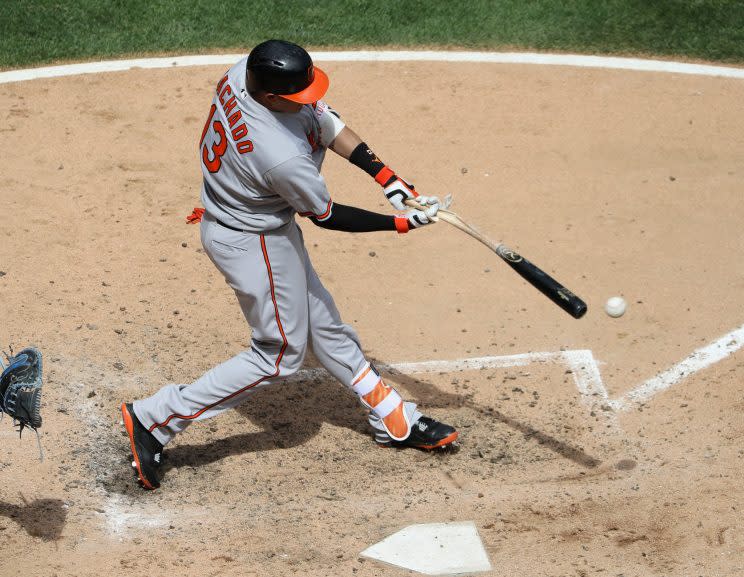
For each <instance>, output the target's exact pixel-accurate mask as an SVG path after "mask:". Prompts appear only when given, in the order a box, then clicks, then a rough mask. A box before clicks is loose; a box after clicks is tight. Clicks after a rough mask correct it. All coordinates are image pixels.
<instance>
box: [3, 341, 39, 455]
mask: <svg viewBox="0 0 744 577" xmlns="http://www.w3.org/2000/svg"><path fill="white" fill-rule="evenodd" d="M11 355H12V356H9V355H7V354H6V355H5V356H6V358H7V361H8V363H7V366H6V365H4V364H3V363H2V361H0V367H2V369H3V372H2V374H1V375H0V411H2V412H3V413H7V414H8V415H10V417H11V418H12V419H13V424H14V425H18V427H19V434H20V433H23V429H24V428H25V427H28V428H29V429H32V430H34V431H36V429H38V428H39V427H41V351H39V350H38V349H35V348H33V347H29V348H26V349H23V350H22V351H21V352H19V353H18V354H16V355H13V351H12V350H11ZM38 434H39V433H38V431H36V435H37V438H38ZM39 448H40V449H41V445H39Z"/></svg>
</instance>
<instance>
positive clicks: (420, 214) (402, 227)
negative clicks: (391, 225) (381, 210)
mask: <svg viewBox="0 0 744 577" xmlns="http://www.w3.org/2000/svg"><path fill="white" fill-rule="evenodd" d="M416 200H417V201H418V198H417V199H416ZM438 210H439V205H438V204H434V205H432V206H429V207H427V208H425V209H424V210H419V209H418V208H411V209H409V210H407V211H406V212H405V214H403V215H402V216H398V217H396V218H395V228H396V229H397V230H398V232H399V233H401V234H402V233H406V232H408V231H409V230H411V229H414V228H421V227H422V226H426V225H427V224H431V223H433V222H437V217H436V216H437V211H438Z"/></svg>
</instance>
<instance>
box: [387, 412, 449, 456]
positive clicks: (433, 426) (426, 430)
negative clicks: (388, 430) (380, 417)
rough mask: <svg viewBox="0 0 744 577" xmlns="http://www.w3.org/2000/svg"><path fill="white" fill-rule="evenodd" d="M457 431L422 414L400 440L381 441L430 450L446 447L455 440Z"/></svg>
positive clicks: (392, 445)
mask: <svg viewBox="0 0 744 577" xmlns="http://www.w3.org/2000/svg"><path fill="white" fill-rule="evenodd" d="M458 435H459V433H458V432H457V431H456V430H455V428H454V427H451V426H449V425H445V424H444V423H440V422H439V421H435V420H434V419H432V418H431V417H424V416H423V415H422V416H421V418H419V420H418V421H416V422H415V423H414V424H413V425H411V434H410V435H408V437H406V438H405V439H403V440H402V441H389V442H387V443H381V444H383V445H384V446H386V447H415V448H416V449H424V450H425V451H431V450H432V449H441V448H444V447H448V446H449V445H451V444H452V443H454V442H455V441H456V440H457V436H458Z"/></svg>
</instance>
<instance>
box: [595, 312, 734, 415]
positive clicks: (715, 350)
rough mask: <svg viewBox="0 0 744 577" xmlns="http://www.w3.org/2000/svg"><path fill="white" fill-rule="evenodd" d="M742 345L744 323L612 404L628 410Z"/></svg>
mask: <svg viewBox="0 0 744 577" xmlns="http://www.w3.org/2000/svg"><path fill="white" fill-rule="evenodd" d="M742 347H744V325H742V326H740V327H739V328H737V329H734V330H733V331H731V332H730V333H727V334H725V335H723V336H722V337H720V338H719V339H717V340H715V341H713V342H712V343H710V344H709V345H706V346H704V347H702V348H699V349H696V350H695V351H693V352H692V353H691V354H690V355H689V356H688V357H687V358H686V359H684V360H683V361H681V362H679V363H677V364H676V365H674V366H673V367H671V368H669V369H667V370H666V371H664V372H662V373H659V374H658V375H656V376H655V377H653V378H651V379H649V380H647V381H646V382H644V383H642V384H641V385H639V386H637V387H636V388H635V389H633V390H631V391H629V392H627V393H625V395H623V396H622V397H620V398H619V399H614V400H611V401H609V402H608V404H609V405H610V407H611V408H613V409H614V410H616V411H627V410H628V409H630V408H632V407H633V406H637V405H639V404H641V403H644V402H646V401H648V400H649V399H650V398H651V397H653V396H654V395H656V394H658V393H660V392H662V391H665V390H666V389H668V388H669V387H671V386H672V385H675V384H677V383H678V382H680V381H681V380H683V379H685V378H687V377H689V376H690V375H693V374H695V373H697V372H698V371H701V370H703V369H705V368H707V367H709V366H710V365H713V364H715V363H717V362H719V361H722V360H723V359H725V358H726V357H728V356H729V355H731V354H733V353H735V352H736V351H738V350H739V349H740V348H742Z"/></svg>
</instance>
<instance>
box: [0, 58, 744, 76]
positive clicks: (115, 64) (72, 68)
mask: <svg viewBox="0 0 744 577" xmlns="http://www.w3.org/2000/svg"><path fill="white" fill-rule="evenodd" d="M310 54H311V56H312V58H313V60H315V61H317V62H474V63H491V64H537V65H542V66H574V67H580V68H605V69H615V70H635V71H640V72H667V73H675V74H694V75H699V76H719V77H726V78H742V79H744V68H734V67H730V66H717V65H711V64H693V63H687V62H674V61H668V60H647V59H642V58H620V57H614V56H588V55H582V54H537V53H531V52H463V51H452V52H448V51H431V50H422V51H413V50H406V51H400V50H390V51H385V50H382V51H375V50H362V51H333V52H323V51H317V52H311V53H310ZM243 56H245V54H207V55H187V56H172V57H161V58H136V59H130V60H105V61H100V62H82V63H78V64H64V65H61V66H45V67H40V68H27V69H23V70H9V71H6V72H0V84H7V83H9V82H22V81H25V80H35V79H39V78H57V77H60V76H74V75H78V74H96V73H100V72H122V71H125V70H133V69H138V68H145V69H154V68H176V67H187V66H213V65H218V64H220V65H225V66H228V65H231V64H234V63H235V62H236V61H237V60H239V59H240V58H242V57H243Z"/></svg>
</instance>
